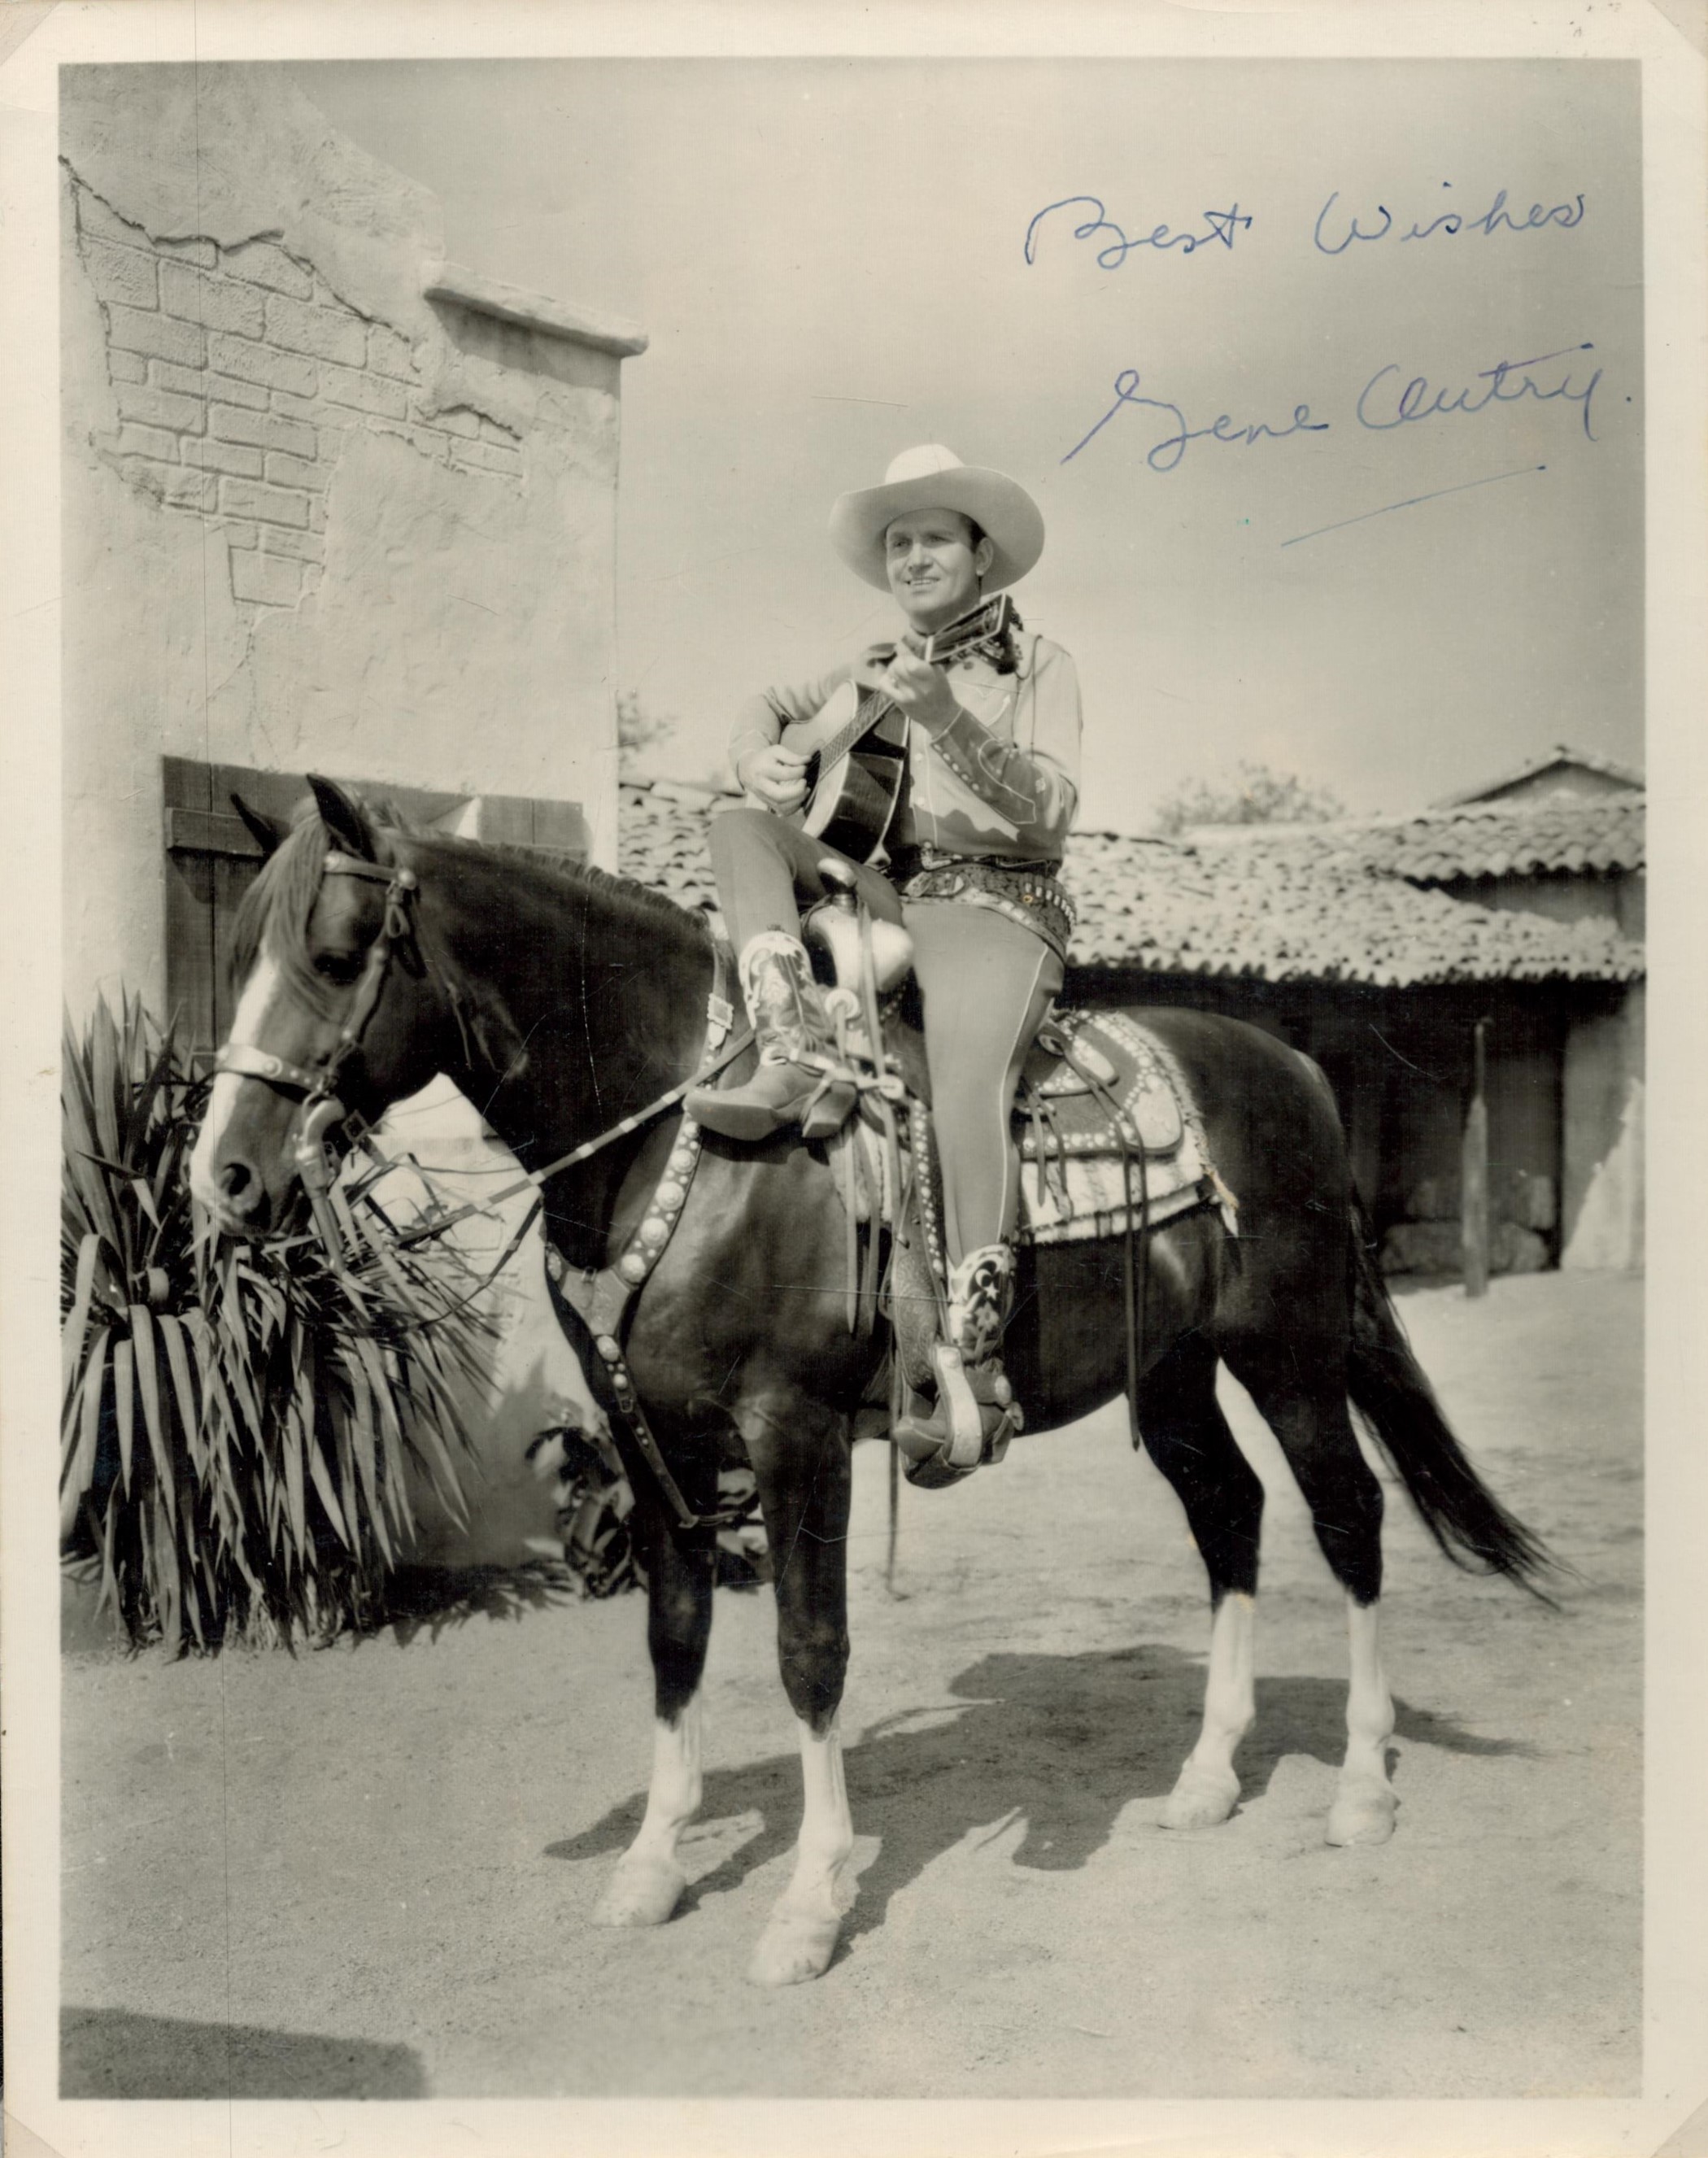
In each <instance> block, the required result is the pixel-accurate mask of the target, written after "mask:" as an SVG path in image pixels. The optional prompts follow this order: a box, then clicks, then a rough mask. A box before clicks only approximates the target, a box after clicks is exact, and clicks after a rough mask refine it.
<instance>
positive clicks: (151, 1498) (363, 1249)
mask: <svg viewBox="0 0 1708 2158" xmlns="http://www.w3.org/2000/svg"><path fill="white" fill-rule="evenodd" d="M64 1068H65V1076H64V1080H63V1082H62V1095H61V1106H62V1109H63V1113H64V1120H65V1191H64V1205H63V1215H62V1228H61V1240H60V1244H61V1273H60V1281H61V1314H62V1321H63V1324H62V1336H63V1344H64V1386H65V1391H64V1396H63V1403H64V1406H63V1412H62V1418H61V1427H60V1429H61V1469H60V1498H61V1512H60V1528H61V1536H62V1542H63V1545H64V1547H65V1551H66V1553H67V1555H68V1556H69V1557H74V1558H75V1557H81V1558H82V1559H84V1560H85V1562H89V1563H91V1564H95V1565H98V1567H99V1572H100V1578H101V1589H102V1598H103V1602H104V1603H106V1605H109V1606H110V1607H111V1608H112V1609H113V1610H114V1611H115V1613H116V1614H117V1616H118V1618H119V1619H120V1620H121V1623H122V1624H123V1626H124V1628H125V1629H126V1632H127V1634H129V1636H130V1638H131V1639H132V1642H133V1643H141V1642H142V1641H145V1640H147V1639H151V1638H153V1637H154V1636H156V1635H158V1636H160V1637H162V1638H163V1639H164V1640H165V1641H166V1643H167V1644H168V1645H169V1646H172V1647H173V1648H176V1649H180V1650H183V1649H188V1648H189V1647H191V1646H197V1645H199V1646H202V1647H209V1646H211V1645H213V1644H216V1643H217V1642H219V1641H220V1640H221V1639H225V1638H227V1637H228V1636H229V1635H230V1634H234V1633H240V1634H251V1635H257V1636H261V1637H264V1638H269V1639H286V1640H288V1639H292V1638H293V1637H294V1636H295V1635H296V1634H298V1633H299V1632H301V1633H302V1634H306V1635H308V1636H310V1637H314V1636H321V1637H324V1636H326V1635H328V1634H332V1633H335V1632H337V1631H338V1630H339V1629H340V1628H341V1627H343V1626H344V1625H347V1624H363V1623H364V1622H365V1621H367V1620H368V1619H369V1618H371V1616H372V1615H373V1613H374V1611H375V1609H376V1608H377V1605H378V1602H379V1596H380V1592H381V1589H382V1586H383V1583H384V1579H385V1577H386V1575H387V1574H388V1572H390V1569H391V1568H392V1567H394V1566H395V1565H396V1564H397V1563H398V1562H400V1560H401V1559H402V1558H404V1557H405V1556H406V1555H407V1553H408V1551H409V1548H410V1542H411V1540H412V1536H413V1533H414V1516H413V1511H412V1506H411V1499H410V1490H411V1479H412V1477H413V1478H415V1479H422V1478H425V1479H426V1483H427V1484H429V1485H430V1486H431V1489H433V1491H434V1492H435V1494H436V1497H437V1499H438V1500H439V1502H440V1503H441V1505H444V1506H446V1508H447V1509H448V1510H450V1511H451V1513H452V1515H453V1517H456V1518H458V1519H461V1518H463V1517H464V1515H465V1507H464V1501H463V1495H462V1485H461V1481H460V1479H459V1474H458V1459H459V1457H460V1456H463V1457H466V1450H467V1433H466V1432H465V1430H464V1427H463V1423H462V1414H461V1411H460V1407H459V1401H460V1399H462V1398H467V1395H468V1393H469V1391H470V1390H471V1388H472V1386H474V1385H475V1384H476V1383H477V1378H478V1365H477V1350H478V1348H479V1345H480V1343H481V1340H482V1336H483V1335H485V1334H486V1333H487V1332H488V1330H489V1329H488V1324H487V1322H486V1321H484V1320H483V1319H480V1318H478V1317H477V1316H475V1315H474V1314H472V1312H471V1310H470V1309H469V1308H468V1304H467V1299H466V1298H459V1297H458V1296H457V1295H456V1294H455V1293H452V1288H451V1286H450V1285H448V1284H447V1281H446V1277H445V1273H444V1270H443V1263H442V1262H441V1263H440V1264H439V1265H437V1266H436V1265H434V1264H432V1263H431V1262H427V1263H423V1262H421V1261H419V1260H415V1259H410V1258H405V1257H404V1256H403V1255H402V1254H401V1253H400V1252H399V1251H398V1249H397V1248H396V1247H395V1240H394V1239H393V1238H392V1237H391V1236H390V1233H389V1231H388V1230H387V1228H386V1226H385V1225H384V1222H383V1221H380V1220H378V1219H375V1218H374V1217H373V1216H371V1215H370V1213H369V1211H368V1210H367V1209H366V1208H364V1206H363V1205H360V1204H359V1203H353V1202H352V1200H351V1198H350V1196H349V1195H348V1193H347V1192H346V1191H344V1190H338V1191H336V1192H335V1193H334V1195H333V1199H334V1205H335V1207H336V1209H337V1211H338V1216H339V1219H340V1221H341V1224H342V1226H343V1232H344V1236H345V1240H346V1245H347V1249H346V1252H345V1253H344V1254H343V1257H341V1258H339V1259H338V1260H337V1261H336V1262H334V1259H333V1257H332V1256H331V1255H329V1254H328V1252H325V1251H324V1250H323V1248H322V1247H321V1246H320V1244H319V1242H318V1241H317V1239H316V1238H314V1237H312V1236H307V1235H306V1234H305V1235H302V1236H292V1235H291V1234H289V1233H286V1234H284V1235H282V1236H280V1237H279V1238H277V1239H276V1240H273V1241H271V1242H267V1243H266V1244H263V1245H249V1246H245V1245H241V1244H235V1243H225V1242H220V1241H219V1240H218V1239H216V1238H215V1237H214V1236H213V1234H212V1233H211V1231H210V1230H209V1226H208V1225H207V1224H206V1222H205V1221H204V1220H201V1219H200V1218H199V1216H198V1214H197V1212H196V1211H195V1210H194V1209H193V1206H192V1203H191V1200H190V1197H189V1193H188V1185H187V1180H186V1175H185V1170H186V1168H187V1164H188V1156H189V1152H190V1149H191V1147H192V1145H193V1144H194V1133H195V1124H196V1120H197V1117H198V1114H199V1108H200V1106H201V1093H202V1086H203V1082H199V1081H198V1080H197V1079H196V1078H195V1077H194V1074H193V1073H192V1071H190V1069H189V1067H188V1061H187V1060H186V1059H185V1058H184V1057H183V1055H182V1053H181V1052H180V1051H179V1049H178V1045H177V1043H176V1041H175V1040H174V1038H173V1033H172V1031H171V1030H164V1031H163V1030H161V1029H160V1028H159V1027H158V1026H157V1025H155V1024H154V1023H153V1021H152V1020H150V1019H149V1017H148V1016H147V1014H146V1012H145V1011H144V1010H143V1008H142V1005H141V1004H140V1003H137V1002H135V1001H133V1000H132V999H130V998H128V997H126V999H125V1000H124V1003H123V1007H122V1009H121V1013H120V1014H119V1016H118V1018H117V1019H116V1020H115V1018H114V1016H113V1014H112V1013H111V1010H110V1009H108V1008H107V1006H106V1004H105V1003H101V1004H98V1005H97V1007H96V1009H95V1014H94V1016H93V1018H92V1019H91V1020H90V1024H89V1026H88V1028H87V1029H86V1030H85V1033H84V1034H83V1035H82V1037H81V1039H78V1038H76V1037H75V1035H74V1034H73V1031H72V1029H71V1027H70V1024H69V1022H68V1024H67V1027H66V1034H65V1067H64ZM417 1488H419V1484H417Z"/></svg>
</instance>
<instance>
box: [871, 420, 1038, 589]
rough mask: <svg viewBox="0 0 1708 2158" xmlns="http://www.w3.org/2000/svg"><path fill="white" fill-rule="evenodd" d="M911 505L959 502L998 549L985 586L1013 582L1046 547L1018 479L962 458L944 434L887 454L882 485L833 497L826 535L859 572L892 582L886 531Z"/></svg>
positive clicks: (880, 583) (879, 582)
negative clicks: (892, 455) (949, 446)
mask: <svg viewBox="0 0 1708 2158" xmlns="http://www.w3.org/2000/svg"><path fill="white" fill-rule="evenodd" d="M910 509H958V510H959V511H960V513H961V514H962V516H963V517H970V518H971V519H973V523H974V524H977V525H978V527H979V529H981V530H982V531H983V533H984V534H985V535H986V537H987V538H988V540H989V541H990V544H991V545H992V547H993V549H994V550H995V553H994V555H993V560H992V561H991V565H990V570H989V573H988V576H986V577H985V580H984V585H983V589H984V590H985V591H988V592H993V591H1000V590H1001V588H1002V587H1003V586H1004V585H1012V584H1016V583H1018V582H1019V580H1020V579H1021V578H1022V577H1024V576H1025V574H1026V572H1027V570H1029V569H1030V568H1031V567H1032V565H1033V564H1034V563H1035V561H1036V560H1037V559H1038V557H1039V556H1040V555H1041V554H1042V553H1043V552H1044V519H1043V517H1042V515H1041V514H1040V511H1039V508H1038V505H1037V503H1035V502H1034V501H1033V499H1032V498H1031V496H1030V495H1029V494H1028V493H1027V492H1026V490H1025V489H1024V488H1023V487H1022V486H1021V485H1020V484H1019V482H1018V481H1017V480H1012V479H1010V478H1009V476H1008V474H1007V473H1006V472H990V471H988V470H986V468H985V467H983V466H982V465H963V464H962V462H961V460H960V459H959V457H957V456H956V455H955V452H953V451H952V450H946V449H945V448H944V447H943V446H942V443H941V442H922V443H921V444H920V446H919V447H918V448H917V449H912V450H904V451H903V452H901V454H900V457H895V458H892V459H891V461H890V469H889V471H888V472H885V475H884V484H883V485H882V487H868V488H860V489H859V491H858V492H856V493H853V494H844V495H839V496H838V497H837V499H836V502H835V503H834V505H833V508H832V509H831V512H830V537H831V540H832V541H833V544H834V545H835V548H836V551H837V552H838V554H839V555H841V557H842V559H843V560H844V562H846V563H847V564H848V565H849V569H851V570H853V571H854V575H855V576H857V577H863V578H864V580H865V581H866V582H867V583H868V584H869V585H875V586H877V587H878V589H879V591H880V592H887V591H889V589H890V580H889V577H888V576H887V575H886V574H885V568H884V534H885V531H886V530H887V529H889V527H890V524H893V523H894V522H895V519H897V518H898V517H901V516H904V515H905V514H906V512H907V511H909V510H910Z"/></svg>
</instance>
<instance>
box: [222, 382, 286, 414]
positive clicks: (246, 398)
mask: <svg viewBox="0 0 1708 2158" xmlns="http://www.w3.org/2000/svg"><path fill="white" fill-rule="evenodd" d="M208 395H209V396H210V397H217V398H218V399H219V402H220V403H221V404H222V405H242V406H243V407H244V408H245V410H247V411H250V412H266V411H270V410H271V409H272V407H271V399H272V392H271V390H263V389H262V388H261V385H260V383H258V382H245V381H244V379H242V377H241V376H240V375H236V374H210V375H209V377H208Z"/></svg>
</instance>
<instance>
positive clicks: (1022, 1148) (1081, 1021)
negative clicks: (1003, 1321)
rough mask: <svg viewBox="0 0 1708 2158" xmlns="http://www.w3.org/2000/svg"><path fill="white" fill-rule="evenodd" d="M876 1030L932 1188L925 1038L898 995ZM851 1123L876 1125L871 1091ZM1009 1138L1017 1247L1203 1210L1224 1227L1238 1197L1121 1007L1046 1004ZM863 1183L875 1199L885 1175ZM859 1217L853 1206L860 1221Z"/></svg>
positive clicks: (906, 1136)
mask: <svg viewBox="0 0 1708 2158" xmlns="http://www.w3.org/2000/svg"><path fill="white" fill-rule="evenodd" d="M884 1035H885V1051H886V1060H887V1061H888V1062H889V1064H890V1067H891V1069H892V1071H893V1072H894V1073H895V1075H896V1076H898V1077H899V1079H900V1089H897V1090H896V1091H897V1092H902V1093H903V1094H904V1096H905V1109H906V1113H905V1115H904V1116H903V1117H902V1118H898V1125H899V1126H900V1133H899V1136H900V1139H901V1142H902V1144H903V1145H904V1147H905V1148H906V1150H907V1151H908V1152H909V1153H910V1154H911V1155H912V1157H913V1168H914V1172H915V1174H916V1175H920V1174H921V1171H923V1172H924V1175H923V1177H922V1179H921V1181H922V1183H923V1185H925V1187H926V1189H927V1190H929V1189H930V1187H931V1186H934V1185H936V1183H937V1170H936V1156H937V1145H936V1134H935V1130H934V1128H933V1125H932V1122H931V1086H930V1081H929V1077H928V1076H927V1073H926V1062H925V1054H924V1045H923V1042H922V1040H921V1036H920V1034H919V1032H918V1030H917V1029H916V1028H915V1027H913V1026H911V1025H907V1024H906V1021H905V1020H903V1018H902V1017H901V1015H900V1002H899V1000H897V1001H895V1002H893V1003H892V1004H891V1007H890V1010H889V1011H888V1012H887V1013H886V1014H885V1027H884ZM855 1053H856V1055H857V1054H858V1050H856V1051H855ZM861 1127H864V1128H867V1129H868V1130H869V1131H870V1132H872V1133H875V1132H876V1131H878V1130H879V1129H880V1128H881V1126H880V1117H879V1115H878V1114H877V1113H875V1110H874V1107H873V1105H872V1102H871V1099H870V1093H869V1092H868V1093H867V1094H866V1096H865V1097H864V1107H863V1110H862V1114H861V1117H860V1118H859V1120H857V1122H856V1123H851V1124H850V1125H849V1127H848V1128H847V1129H848V1132H849V1133H850V1134H852V1133H854V1132H855V1131H856V1130H857V1129H859V1128H861ZM1010 1138H1011V1143H1012V1144H1013V1146H1014V1151H1015V1153H1016V1154H1017V1155H1018V1156H1019V1186H1020V1214H1019V1225H1018V1227H1017V1230H1016V1237H1015V1241H1016V1242H1017V1243H1019V1244H1020V1245H1023V1246H1024V1245H1034V1246H1036V1245H1044V1244H1063V1243H1077V1242H1082V1241H1085V1240H1087V1239H1090V1238H1094V1237H1099V1236H1120V1235H1122V1234H1123V1233H1124V1232H1125V1231H1126V1230H1127V1228H1128V1227H1129V1226H1132V1227H1133V1228H1135V1229H1141V1228H1143V1229H1153V1228H1157V1227H1159V1226H1161V1224H1162V1223H1163V1222H1164V1221H1172V1220H1173V1219H1174V1217H1175V1216H1176V1215H1179V1214H1182V1213H1184V1212H1186V1211H1189V1209H1191V1208H1193V1207H1195V1206H1203V1205H1215V1206H1217V1207H1219V1208H1220V1210H1221V1212H1222V1216H1223V1219H1224V1221H1226V1225H1227V1227H1228V1229H1229V1231H1230V1233H1232V1232H1233V1230H1234V1227H1235V1220H1234V1215H1235V1208H1236V1201H1235V1200H1234V1197H1233V1195H1232V1194H1231V1192H1230V1191H1229V1190H1228V1189H1227V1187H1226V1185H1225V1184H1224V1183H1223V1182H1222V1180H1221V1178H1220V1176H1219V1175H1217V1174H1216V1171H1215V1165H1214V1164H1213V1163H1212V1162H1211V1160H1210V1154H1209V1150H1208V1148H1207V1146H1206V1144H1205V1138H1204V1129H1203V1125H1202V1123H1201V1122H1200V1118H1199V1115H1198V1112H1197V1109H1196V1107H1195V1105H1194V1103H1193V1101H1192V1097H1191V1093H1190V1090H1189V1087H1187V1084H1186V1081H1185V1078H1184V1075H1183V1074H1182V1072H1181V1071H1180V1069H1179V1066H1178V1064H1177V1063H1176V1062H1175V1061H1174V1057H1173V1056H1172V1055H1171V1054H1170V1052H1169V1050H1168V1049H1167V1048H1166V1046H1165V1045H1164V1043H1163V1042H1162V1041H1161V1040H1159V1039H1158V1036H1157V1035H1156V1034H1155V1033H1154V1032H1153V1031H1152V1030H1150V1029H1149V1028H1148V1027H1146V1026H1144V1025H1143V1024H1142V1022H1140V1021H1139V1020H1135V1019H1134V1018H1133V1017H1132V1016H1131V1015H1130V1014H1128V1013H1127V1012H1123V1011H1097V1010H1067V1011H1056V1010H1053V1009H1052V1011H1051V1012H1050V1014H1049V1015H1048V1017H1047V1018H1046V1019H1045V1021H1044V1024H1043V1025H1042V1026H1041V1027H1040V1029H1039V1031H1038V1035H1037V1037H1036V1039H1035V1041H1034V1043H1033V1045H1032V1049H1031V1051H1030V1053H1029V1056H1027V1059H1026V1062H1025V1065H1024V1067H1023V1069H1022V1071H1021V1076H1020V1083H1019V1088H1018V1090H1017V1092H1016V1096H1015V1101H1014V1112H1013V1118H1012V1122H1011V1124H1010ZM871 1181H872V1189H873V1190H874V1192H875V1191H876V1190H878V1188H879V1186H880V1184H881V1183H882V1181H883V1180H882V1179H881V1177H880V1176H874V1177H873V1179H872V1180H871ZM888 1198H889V1194H888V1191H887V1190H885V1192H884V1195H883V1201H882V1202H880V1210H878V1211H881V1213H882V1216H883V1218H885V1219H888V1218H889V1207H888V1204H887V1201H888ZM868 1211H869V1206H868V1205H866V1204H862V1205H860V1208H859V1212H860V1218H861V1219H863V1220H864V1219H865V1218H867V1215H868Z"/></svg>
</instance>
